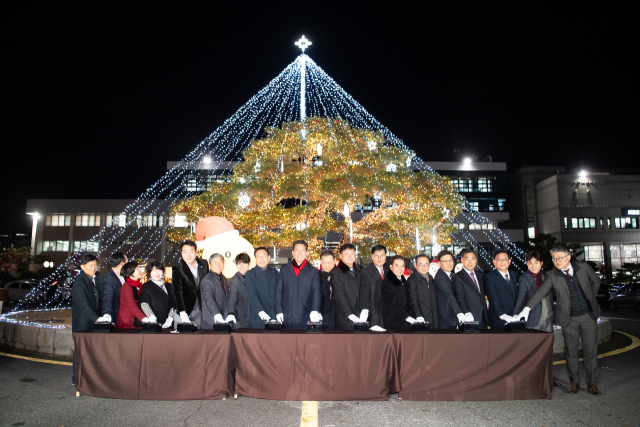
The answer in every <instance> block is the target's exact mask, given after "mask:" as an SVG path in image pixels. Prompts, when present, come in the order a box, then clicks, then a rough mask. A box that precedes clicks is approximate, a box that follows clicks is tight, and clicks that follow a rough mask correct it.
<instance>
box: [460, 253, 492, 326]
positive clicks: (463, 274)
mask: <svg viewBox="0 0 640 427" xmlns="http://www.w3.org/2000/svg"><path fill="white" fill-rule="evenodd" d="M460 258H461V261H462V270H460V271H459V272H458V273H456V274H454V275H453V279H452V281H453V293H454V294H455V296H456V300H457V301H458V305H459V306H460V309H461V310H462V311H463V312H464V318H465V322H471V321H474V320H475V321H476V322H479V327H480V328H481V329H486V328H487V326H488V325H489V313H488V311H487V302H486V300H485V298H484V285H483V282H482V273H480V274H478V272H476V266H477V264H478V260H477V258H476V254H475V252H473V251H472V250H471V249H463V250H462V252H460Z"/></svg>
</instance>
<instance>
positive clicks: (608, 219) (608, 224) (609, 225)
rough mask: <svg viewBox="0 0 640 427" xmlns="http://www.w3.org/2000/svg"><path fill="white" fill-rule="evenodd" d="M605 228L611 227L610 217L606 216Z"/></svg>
mask: <svg viewBox="0 0 640 427" xmlns="http://www.w3.org/2000/svg"><path fill="white" fill-rule="evenodd" d="M607 228H609V229H611V218H607Z"/></svg>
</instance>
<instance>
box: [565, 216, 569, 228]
mask: <svg viewBox="0 0 640 427" xmlns="http://www.w3.org/2000/svg"><path fill="white" fill-rule="evenodd" d="M568 227H569V222H568V219H567V217H566V216H565V217H564V228H568Z"/></svg>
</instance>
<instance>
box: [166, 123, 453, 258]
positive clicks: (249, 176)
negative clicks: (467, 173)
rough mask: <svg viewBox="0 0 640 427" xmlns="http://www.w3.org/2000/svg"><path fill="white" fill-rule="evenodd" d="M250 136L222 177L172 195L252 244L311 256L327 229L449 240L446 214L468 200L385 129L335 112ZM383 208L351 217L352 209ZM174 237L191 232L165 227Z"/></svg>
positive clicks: (394, 241) (408, 247) (392, 245)
mask: <svg viewBox="0 0 640 427" xmlns="http://www.w3.org/2000/svg"><path fill="white" fill-rule="evenodd" d="M265 133H266V137H264V138H262V139H258V140H253V141H252V142H251V145H250V146H249V148H248V149H247V150H245V151H244V152H243V159H244V161H243V162H241V163H240V164H238V165H237V166H236V167H235V169H234V170H233V175H232V176H231V177H230V178H229V180H227V181H226V182H216V183H213V184H212V187H211V188H210V189H209V191H207V192H205V193H203V194H201V195H198V196H195V197H193V198H191V199H183V200H181V201H180V202H179V203H177V204H176V205H175V206H174V207H173V210H172V214H177V213H183V214H186V215H187V220H188V222H190V223H197V222H198V221H199V220H200V219H201V218H204V217H208V216H221V217H224V218H226V219H228V220H229V221H230V222H231V223H232V224H233V225H234V226H235V228H236V229H237V230H239V231H240V234H241V235H242V236H243V237H245V238H246V239H247V240H248V241H249V242H251V243H252V244H253V245H254V246H276V247H278V248H282V247H289V246H291V243H292V242H293V241H295V240H297V239H304V240H306V241H308V242H309V250H310V252H311V258H312V259H317V257H318V256H319V253H320V251H321V249H322V248H323V246H324V241H323V240H321V239H322V238H323V237H324V236H326V235H327V233H328V232H329V231H334V232H337V233H340V234H341V235H342V236H343V237H342V243H345V242H353V243H358V242H363V243H366V244H367V245H372V244H376V243H382V244H384V245H386V246H387V247H388V248H389V250H390V251H392V252H395V253H398V254H402V255H406V256H410V255H413V254H415V250H416V239H417V238H419V239H420V240H421V241H428V242H432V241H433V240H434V236H435V237H436V239H435V240H436V241H437V243H438V244H441V245H444V244H451V237H450V235H451V233H452V232H455V231H456V228H455V226H454V225H453V224H452V223H451V222H450V221H449V219H451V218H454V217H455V215H457V214H458V213H459V212H460V211H461V208H462V206H463V204H464V200H463V198H462V197H461V196H460V195H459V194H458V193H457V192H456V191H455V189H454V188H453V186H451V184H450V183H449V181H448V179H447V178H444V177H442V176H440V175H438V174H436V173H434V172H432V171H414V170H413V169H412V168H411V161H412V159H413V157H414V153H413V152H412V151H410V150H406V149H402V148H399V147H397V146H395V145H392V144H387V143H386V140H385V137H384V134H383V133H382V132H375V131H371V130H367V129H358V128H354V127H351V126H350V124H349V123H348V122H347V121H345V120H343V119H341V118H332V119H327V118H323V117H307V118H306V119H305V121H304V123H301V122H288V123H284V124H283V125H282V126H281V127H280V128H278V127H268V128H266V129H265ZM372 205H373V206H379V208H378V209H376V210H373V211H371V212H370V213H368V214H366V215H364V217H363V218H362V219H360V220H359V221H357V222H354V223H352V222H351V221H352V220H351V212H353V211H355V210H358V209H361V208H362V207H364V206H372ZM168 234H169V237H170V238H171V239H172V240H173V241H181V240H183V239H185V238H192V236H191V234H190V230H189V229H180V228H173V229H170V230H169V232H168Z"/></svg>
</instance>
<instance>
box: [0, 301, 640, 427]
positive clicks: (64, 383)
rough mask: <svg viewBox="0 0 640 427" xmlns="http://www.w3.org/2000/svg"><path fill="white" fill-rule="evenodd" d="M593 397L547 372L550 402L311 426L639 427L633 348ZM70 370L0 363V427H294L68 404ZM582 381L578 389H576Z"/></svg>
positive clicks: (287, 420) (391, 411) (232, 412)
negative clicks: (557, 385)
mask: <svg viewBox="0 0 640 427" xmlns="http://www.w3.org/2000/svg"><path fill="white" fill-rule="evenodd" d="M602 316H603V317H609V318H610V319H611V322H612V324H613V329H614V330H615V331H622V332H626V333H629V334H632V335H634V336H636V337H639V338H640V313H637V312H633V311H618V312H611V311H605V312H603V314H602ZM599 368H600V371H599V379H598V382H597V384H598V387H599V388H600V390H601V391H602V395H601V396H592V395H590V394H588V393H587V392H585V391H584V390H583V391H581V392H579V393H578V394H576V395H572V394H568V393H566V389H567V387H566V386H567V385H568V384H569V379H568V375H567V373H566V368H565V365H563V364H557V365H554V368H553V372H554V377H555V378H556V380H557V381H559V382H560V383H562V384H563V386H562V387H560V388H555V389H554V390H553V398H552V399H551V400H526V401H506V402H411V401H406V400H405V401H398V396H397V395H392V396H391V397H390V399H389V400H388V401H385V402H348V401H347V402H319V404H318V408H319V409H318V411H319V416H318V419H319V423H318V425H319V426H367V427H370V426H412V425H416V426H421V425H437V426H464V427H475V426H509V427H517V426H545V427H550V426H582V427H584V426H603V427H611V426H640V404H639V403H638V402H640V347H638V348H635V349H633V350H630V351H627V352H624V353H620V354H615V355H612V356H609V357H605V358H602V359H599ZM70 376H71V367H70V366H60V365H53V364H46V363H41V362H33V361H27V360H22V359H15V358H12V357H6V356H0V426H22V425H24V426H65V427H71V426H91V427H94V426H95V427H99V426H109V427H111V426H121V425H122V426H158V427H161V426H170V427H175V426H234V427H235V426H252V427H253V426H297V425H300V415H301V408H302V402H285V401H270V400H262V399H253V398H248V397H242V396H241V397H240V398H239V399H238V400H233V399H227V400H213V401H172V402H164V401H131V400H117V399H101V398H94V397H91V396H85V395H82V396H81V397H75V387H73V386H72V385H71V379H70ZM584 385H585V384H584V378H583V379H582V386H583V387H584Z"/></svg>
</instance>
